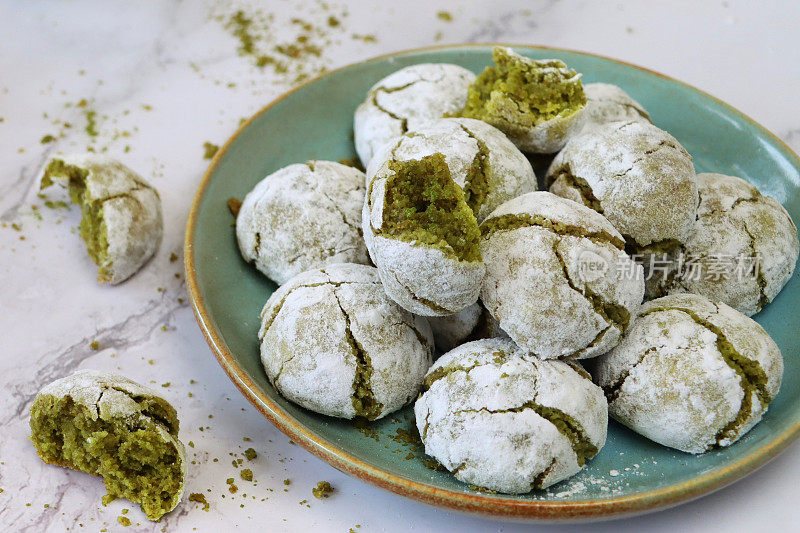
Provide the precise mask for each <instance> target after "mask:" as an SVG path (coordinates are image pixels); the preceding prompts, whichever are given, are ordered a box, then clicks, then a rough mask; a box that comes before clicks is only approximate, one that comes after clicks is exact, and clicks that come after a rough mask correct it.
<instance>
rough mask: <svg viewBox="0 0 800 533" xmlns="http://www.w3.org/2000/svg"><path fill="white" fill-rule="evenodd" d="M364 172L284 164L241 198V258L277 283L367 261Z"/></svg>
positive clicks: (322, 164)
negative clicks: (363, 221)
mask: <svg viewBox="0 0 800 533" xmlns="http://www.w3.org/2000/svg"><path fill="white" fill-rule="evenodd" d="M363 202H364V174H363V173H362V172H361V171H359V170H358V169H355V168H352V167H348V166H346V165H342V164H339V163H334V162H331V161H309V162H308V163H304V164H294V165H289V166H288V167H284V168H282V169H280V170H278V171H277V172H274V173H272V174H270V175H269V176H267V177H266V178H264V179H263V180H261V181H260V182H259V183H258V184H257V185H256V186H255V187H254V188H253V190H252V191H250V192H249V193H248V194H247V196H246V197H245V199H244V202H242V206H241V209H240V210H239V214H238V216H237V217H236V237H237V239H238V242H239V250H240V251H241V253H242V257H244V259H245V260H246V261H248V262H252V263H253V264H254V265H255V267H256V268H257V269H258V270H259V271H261V272H262V273H263V274H264V275H266V276H267V277H269V278H270V279H272V280H274V281H276V282H277V283H278V284H281V283H285V282H286V281H287V280H288V279H289V278H291V277H292V276H294V275H296V274H299V273H300V272H303V271H305V270H309V269H311V268H319V267H322V266H325V265H330V264H333V263H363V264H366V263H368V262H369V257H368V256H367V249H366V245H365V244H364V239H363V237H362V234H361V206H362V204H363Z"/></svg>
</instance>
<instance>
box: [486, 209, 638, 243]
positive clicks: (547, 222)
mask: <svg viewBox="0 0 800 533" xmlns="http://www.w3.org/2000/svg"><path fill="white" fill-rule="evenodd" d="M522 228H544V229H547V230H550V231H551V232H553V233H555V234H556V235H560V236H569V237H582V238H585V239H588V240H590V241H592V242H593V243H595V244H610V245H612V246H614V247H615V248H617V249H619V250H623V249H624V248H625V241H624V240H622V239H620V238H619V237H617V236H616V235H613V234H611V233H609V232H607V231H603V230H600V231H588V230H587V229H586V228H583V227H581V226H573V225H570V224H565V223H563V222H558V221H555V220H551V219H549V218H547V217H544V216H541V215H531V214H528V213H508V214H505V215H499V216H496V217H492V218H489V219H487V220H486V221H484V222H483V224H481V236H482V238H483V239H488V238H490V237H491V236H492V235H494V234H495V233H498V232H505V231H513V230H517V229H522Z"/></svg>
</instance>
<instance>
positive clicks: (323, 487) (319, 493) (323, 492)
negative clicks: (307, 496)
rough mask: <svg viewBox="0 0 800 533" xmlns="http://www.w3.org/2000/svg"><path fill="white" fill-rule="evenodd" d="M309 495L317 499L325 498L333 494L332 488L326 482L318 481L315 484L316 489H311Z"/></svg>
mask: <svg viewBox="0 0 800 533" xmlns="http://www.w3.org/2000/svg"><path fill="white" fill-rule="evenodd" d="M311 493H312V494H313V495H314V497H315V498H317V499H320V500H321V499H322V498H327V497H329V496H330V495H331V494H333V486H331V484H330V483H328V482H327V481H320V482H319V483H317V488H315V489H311Z"/></svg>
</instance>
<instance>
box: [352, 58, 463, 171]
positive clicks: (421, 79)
mask: <svg viewBox="0 0 800 533" xmlns="http://www.w3.org/2000/svg"><path fill="white" fill-rule="evenodd" d="M474 80H475V74H473V73H472V72H470V71H469V70H467V69H465V68H463V67H459V66H458V65H450V64H448V63H422V64H419V65H411V66H410V67H406V68H403V69H400V70H398V71H397V72H395V73H393V74H390V75H389V76H387V77H385V78H383V79H382V80H380V81H379V82H378V83H376V84H375V85H373V86H372V88H371V89H370V90H369V93H367V99H366V100H364V103H362V104H361V105H360V106H358V109H356V113H355V118H354V124H353V131H354V134H355V135H354V139H355V144H356V152H357V153H358V157H359V159H361V163H362V164H363V165H364V166H365V167H366V166H368V165H369V162H370V160H371V159H372V156H373V154H374V153H375V152H376V151H377V150H379V149H380V148H381V146H383V145H384V144H385V143H386V142H387V141H389V140H390V139H393V138H394V137H397V136H398V135H402V134H403V133H405V132H407V131H409V130H413V129H417V128H419V127H420V126H422V125H423V124H425V123H426V122H428V121H430V120H435V119H438V118H442V117H443V116H445V115H446V114H448V113H455V112H456V111H458V110H459V109H461V108H462V107H464V102H466V99H467V87H469V84H470V83H472V82H473V81H474Z"/></svg>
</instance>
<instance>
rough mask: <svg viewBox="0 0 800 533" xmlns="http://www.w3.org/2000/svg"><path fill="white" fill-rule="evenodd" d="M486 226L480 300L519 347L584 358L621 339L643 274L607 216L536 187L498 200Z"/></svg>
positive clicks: (639, 297)
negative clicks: (515, 196) (526, 192)
mask: <svg viewBox="0 0 800 533" xmlns="http://www.w3.org/2000/svg"><path fill="white" fill-rule="evenodd" d="M481 233H482V239H481V253H482V254H483V260H484V263H485V264H486V278H485V279H484V281H483V288H482V290H481V300H482V301H483V305H485V306H486V309H488V311H489V313H491V314H492V316H493V317H494V318H495V319H497V320H498V321H499V323H500V327H501V328H502V329H503V331H505V332H506V333H508V335H509V336H510V337H511V338H512V339H513V340H514V342H516V343H517V344H518V345H519V346H520V347H521V348H524V349H526V350H529V351H531V352H533V353H535V354H536V355H538V356H540V357H544V358H551V357H572V358H575V359H583V358H587V357H594V356H597V355H600V354H602V353H605V352H606V351H608V350H610V349H611V348H612V347H614V346H615V345H616V344H617V342H618V341H619V339H620V337H621V335H622V333H623V332H624V331H625V330H626V329H627V328H628V326H629V325H630V322H631V319H632V317H633V316H634V315H635V314H636V311H637V310H638V307H639V304H640V303H641V301H642V297H643V295H644V276H643V271H642V267H641V266H640V265H638V264H636V262H635V261H633V260H632V259H631V258H630V257H629V256H628V255H627V254H626V253H625V251H624V247H625V241H624V240H623V239H622V236H621V235H620V234H619V232H617V230H616V229H614V226H612V225H611V223H610V222H608V220H606V219H605V218H603V216H602V215H600V214H598V213H597V212H595V211H592V210H591V209H589V208H588V207H585V206H583V205H580V204H578V203H576V202H573V201H571V200H567V199H564V198H560V197H558V196H555V195H553V194H550V193H548V192H531V193H528V194H525V195H522V196H520V197H518V198H515V199H513V200H511V201H509V202H506V203H504V204H503V205H501V206H500V207H498V208H497V209H496V210H495V211H494V212H493V213H492V214H491V215H490V216H489V218H487V219H486V220H485V221H484V222H483V224H481Z"/></svg>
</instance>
